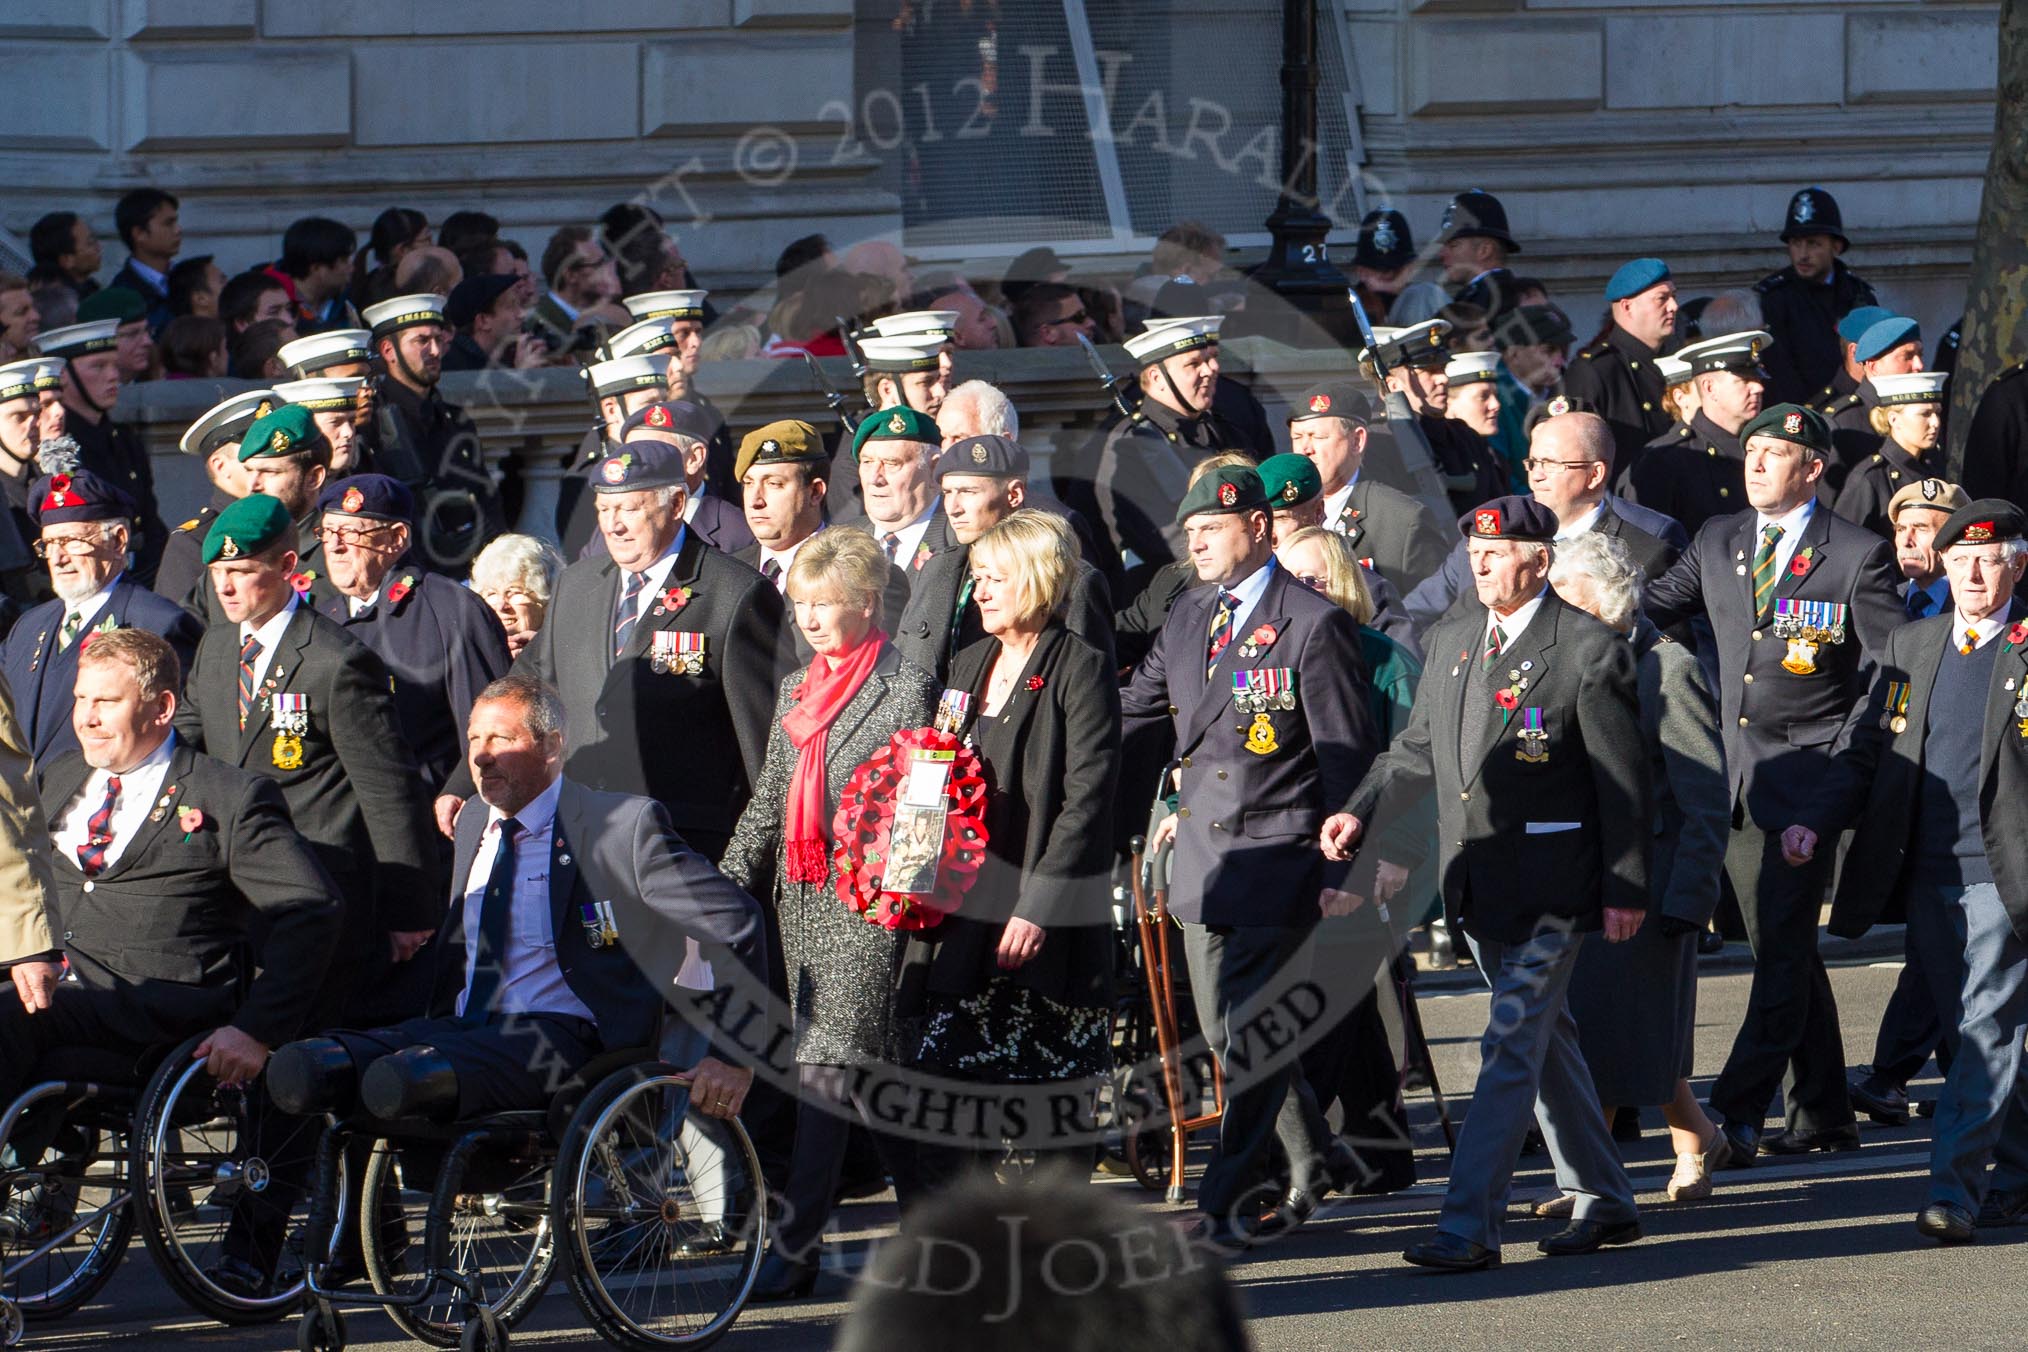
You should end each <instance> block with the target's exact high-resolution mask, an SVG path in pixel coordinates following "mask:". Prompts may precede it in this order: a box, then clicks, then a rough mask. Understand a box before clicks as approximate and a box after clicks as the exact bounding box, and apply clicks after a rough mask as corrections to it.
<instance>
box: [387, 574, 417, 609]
mask: <svg viewBox="0 0 2028 1352" xmlns="http://www.w3.org/2000/svg"><path fill="white" fill-rule="evenodd" d="M414 590H415V574H414V573H408V574H406V575H404V576H403V577H402V579H401V580H400V581H399V582H397V583H395V584H394V585H393V586H392V587H389V588H388V589H387V603H388V604H389V605H391V606H398V605H400V604H401V602H402V598H403V597H405V596H407V595H408V594H409V593H410V592H412V591H414Z"/></svg>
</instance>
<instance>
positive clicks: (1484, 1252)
mask: <svg viewBox="0 0 2028 1352" xmlns="http://www.w3.org/2000/svg"><path fill="white" fill-rule="evenodd" d="M1401 1256H1402V1258H1403V1259H1405V1260H1407V1261H1408V1262H1411V1263H1413V1264H1415V1265H1416V1266H1417V1267H1426V1268H1436V1269H1437V1270H1438V1271H1440V1272H1477V1271H1479V1270H1480V1269H1481V1268H1496V1267H1498V1266H1500V1251H1499V1250H1498V1249H1489V1248H1487V1247H1486V1246H1485V1245H1483V1244H1475V1243H1473V1242H1472V1241H1471V1240H1469V1239H1460V1238H1459V1237H1458V1236H1456V1235H1447V1234H1445V1233H1444V1232H1443V1231H1441V1230H1439V1231H1437V1237H1436V1238H1435V1239H1426V1240H1424V1241H1423V1242H1422V1243H1420V1244H1411V1245H1409V1246H1408V1249H1407V1251H1406V1252H1404V1253H1403V1254H1402V1255H1401Z"/></svg>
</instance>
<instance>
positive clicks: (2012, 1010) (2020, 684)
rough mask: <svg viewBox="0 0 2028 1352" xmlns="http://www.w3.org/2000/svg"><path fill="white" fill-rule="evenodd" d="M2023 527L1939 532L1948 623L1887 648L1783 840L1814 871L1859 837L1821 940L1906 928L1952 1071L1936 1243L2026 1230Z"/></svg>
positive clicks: (1984, 524) (2027, 610)
mask: <svg viewBox="0 0 2028 1352" xmlns="http://www.w3.org/2000/svg"><path fill="white" fill-rule="evenodd" d="M2024 526H2028V522H2024V521H2023V518H2022V513H2021V509H2020V508H2019V507H2016V506H2015V505H2014V504H2013V503H2011V502H2006V501H2003V500H2001V499H1997V498H1986V499H1981V500H1979V501H1975V502H1971V503H1967V504H1966V505H1965V506H1963V507H1960V508H1959V509H1958V510H1957V511H1955V512H1953V513H1952V514H1951V515H1950V517H1949V519H1948V520H1946V521H1945V522H1944V524H1943V526H1942V528H1941V529H1939V530H1938V531H1937V534H1936V542H1935V543H1936V546H1937V549H1938V552H1939V553H1940V554H1941V555H1942V556H1943V560H1944V567H1945V569H1946V570H1947V571H1948V573H1949V575H1950V583H1951V597H1952V607H1951V610H1950V612H1949V613H1946V614H1939V615H1934V616H1932V617H1930V618H1928V619H1925V620H1921V621H1918V622H1916V623H1914V624H1910V625H1907V626H1905V627H1903V628H1901V629H1899V630H1897V631H1896V632H1895V633H1894V635H1893V636H1892V637H1890V638H1889V639H1888V641H1887V646H1886V651H1885V653H1884V655H1883V660H1882V663H1881V667H1880V672H1879V675H1878V677H1877V678H1876V681H1875V684H1874V688H1873V694H1872V697H1871V699H1870V700H1869V701H1868V703H1867V705H1866V708H1865V714H1864V716H1863V717H1861V718H1859V719H1858V720H1857V721H1856V723H1855V725H1854V727H1853V729H1852V734H1851V744H1850V745H1849V746H1848V747H1847V748H1846V749H1845V750H1844V751H1843V752H1842V753H1841V754H1839V755H1838V756H1837V757H1836V758H1834V759H1833V760H1832V762H1831V764H1830V766H1829V767H1828V770H1829V772H1828V773H1827V774H1825V775H1823V776H1822V778H1821V781H1820V783H1819V785H1818V792H1817V793H1816V794H1814V795H1812V797H1811V798H1809V799H1808V800H1805V801H1804V802H1801V803H1799V804H1797V806H1796V812H1795V818H1794V820H1795V822H1796V824H1795V825H1792V826H1790V827H1789V828H1788V830H1787V831H1785V832H1784V833H1783V836H1782V847H1783V853H1784V855H1785V856H1786V857H1787V858H1788V859H1789V861H1790V862H1791V863H1794V864H1798V865H1800V866H1804V867H1808V866H1810V865H1811V864H1812V863H1813V862H1814V860H1815V859H1816V856H1817V853H1818V850H1819V847H1820V844H1821V843H1822V841H1823V840H1824V839H1825V838H1827V837H1835V835H1836V833H1837V832H1838V831H1839V830H1841V829H1843V828H1845V827H1847V826H1852V827H1856V828H1858V829H1857V831H1856V833H1855V835H1854V837H1853V842H1852V849H1851V853H1850V855H1849V857H1848V858H1847V859H1846V861H1845V866H1844V868H1843V869H1842V870H1841V871H1840V883H1839V887H1838V895H1837V898H1836V900H1835V902H1834V903H1833V905H1832V909H1831V926H1830V928H1831V932H1832V933H1833V934H1839V935H1855V936H1856V935H1859V934H1863V933H1864V932H1865V931H1866V930H1867V929H1868V928H1870V927H1871V926H1872V925H1873V924H1875V923H1877V922H1878V921H1880V920H1881V919H1883V918H1884V917H1885V916H1886V915H1887V914H1888V913H1889V912H1890V911H1893V912H1896V913H1903V912H1905V914H1906V915H1907V917H1908V947H1909V957H1910V959H1911V960H1912V962H1913V963H1915V964H1916V965H1919V966H1920V967H1921V969H1922V971H1923V973H1924V975H1925V976H1926V977H1927V978H1928V983H1929V989H1930V994H1931V997H1932V999H1933V1000H1934V1002H1935V1004H1936V1007H1937V1009H1938V1010H1939V1011H1940V1012H1941V1014H1942V1019H1941V1024H1942V1029H1943V1038H1944V1043H1945V1047H1946V1048H1947V1053H1940V1057H1939V1059H1941V1060H1944V1061H1945V1062H1946V1063H1947V1065H1948V1067H1949V1069H1948V1071H1947V1073H1946V1074H1945V1076H1944V1086H1943V1093H1942V1095H1941V1096H1940V1097H1939V1098H1938V1100H1937V1113H1936V1134H1935V1138H1934V1140H1933V1141H1932V1143H1931V1149H1930V1200H1929V1203H1928V1205H1926V1206H1924V1207H1923V1208H1922V1210H1921V1211H1920V1212H1919V1213H1918V1214H1917V1216H1916V1221H1915V1226H1916V1230H1917V1231H1918V1232H1919V1233H1921V1234H1923V1235H1925V1236H1927V1237H1929V1238H1931V1239H1935V1240H1937V1241H1939V1242H1940V1243H1944V1244H1967V1243H1970V1242H1971V1241H1972V1239H1973V1238H1974V1230H1975V1228H1976V1227H1983V1226H1999V1225H2012V1224H2018V1223H2019V1222H2020V1221H2021V1220H2022V1219H2023V1218H2024V1217H2028V1082H2024V1081H2023V1079H2022V1077H2021V1069H2022V1066H2021V1058H2022V1043H2023V1038H2024V1035H2028V900H2024V898H2028V890H2024V889H2028V841H2024V839H2023V836H2022V833H2021V831H2020V820H2019V816H2018V812H2017V805H2018V804H2019V803H2020V801H2021V795H2022V793H2023V792H2024V791H2028V736H2023V735H2022V732H2021V725H2022V724H2023V723H2024V721H2028V625H2024V624H2023V618H2024V616H2028V607H2023V605H2022V604H2021V602H2020V601H2019V600H2018V599H2017V597H2016V595H2015V593H2016V589H2017V588H2018V587H2019V585H2020V580H2021V573H2022V568H2023V563H2024V554H2023V552H2022V543H2021V541H2022V535H2023V531H2024ZM1995 1162H1997V1164H1998V1167H1997V1168H1996V1169H1993V1170H1992V1172H1991V1173H1988V1168H1989V1166H1991V1165H1993V1164H1994V1163H1995Z"/></svg>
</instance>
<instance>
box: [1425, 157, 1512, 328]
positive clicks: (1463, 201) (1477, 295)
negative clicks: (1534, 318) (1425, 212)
mask: <svg viewBox="0 0 2028 1352" xmlns="http://www.w3.org/2000/svg"><path fill="white" fill-rule="evenodd" d="M1437 236H1438V238H1440V239H1441V240H1442V241H1443V254H1442V257H1443V267H1444V286H1445V288H1446V289H1448V290H1449V291H1450V293H1451V299H1452V300H1453V301H1454V302H1455V303H1457V304H1460V305H1470V306H1474V307H1476V308H1477V309H1478V310H1479V311H1480V312H1481V313H1482V314H1484V315H1485V316H1486V318H1487V320H1488V321H1495V322H1497V321H1498V320H1499V319H1500V318H1501V317H1503V316H1504V315H1506V313H1507V312H1508V311H1509V310H1512V309H1513V308H1514V307H1515V306H1516V305H1518V304H1520V300H1521V297H1520V288H1519V287H1517V286H1516V285H1515V284H1514V283H1515V282H1516V281H1517V280H1518V279H1517V278H1516V277H1515V276H1514V274H1513V273H1512V272H1511V271H1509V269H1508V267H1507V259H1508V258H1509V257H1510V256H1512V255H1514V254H1517V253H1520V252H1521V244H1520V242H1519V241H1518V240H1516V239H1515V238H1514V235H1513V232H1512V231H1510V230H1509V229H1508V228H1507V208H1506V207H1505V206H1503V205H1501V203H1500V199H1499V198H1497V197H1495V196H1493V194H1491V193H1489V192H1484V191H1482V190H1480V189H1478V188H1472V189H1469V190H1467V191H1465V192H1461V193H1459V194H1458V195H1457V196H1456V197H1453V198H1452V199H1451V200H1450V202H1449V204H1448V205H1446V206H1445V207H1444V215H1443V221H1442V222H1441V223H1440V224H1439V225H1438V226H1437Z"/></svg>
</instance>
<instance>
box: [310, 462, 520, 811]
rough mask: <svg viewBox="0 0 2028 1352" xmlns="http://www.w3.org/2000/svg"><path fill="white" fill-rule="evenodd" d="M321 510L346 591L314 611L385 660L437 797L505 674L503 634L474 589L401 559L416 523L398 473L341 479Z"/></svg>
mask: <svg viewBox="0 0 2028 1352" xmlns="http://www.w3.org/2000/svg"><path fill="white" fill-rule="evenodd" d="M317 511H318V513H319V514H320V515H319V520H318V523H317V535H318V538H319V540H320V541H321V542H322V544H323V550H324V560H325V564H326V566H327V567H328V568H329V570H330V580H331V585H332V586H333V587H334V588H335V589H336V591H337V592H338V593H339V594H338V595H337V596H335V597H333V598H332V599H330V600H327V601H324V602H322V603H320V604H319V605H318V607H317V608H318V610H319V611H320V612H321V613H322V614H323V615H324V617H325V618H326V619H329V620H331V621H332V622H333V623H335V624H337V625H338V626H339V627H340V628H342V629H344V630H346V631H347V632H348V633H350V634H351V635H352V637H354V638H356V639H358V640H359V641H360V642H362V643H364V644H365V645H366V646H367V647H369V648H371V649H373V651H374V652H376V653H378V654H379V655H380V660H381V661H382V662H384V663H386V664H387V671H388V675H389V677H390V678H391V680H392V683H393V686H394V712H395V717H396V718H397V719H398V720H399V721H400V723H401V731H402V736H403V737H404V738H405V739H406V740H407V742H408V745H409V748H410V749H411V750H412V751H413V752H414V753H415V759H416V764H417V767H418V768H419V769H420V770H421V771H422V775H423V781H424V783H425V784H426V785H427V787H428V789H429V793H430V797H431V798H432V799H434V798H435V797H436V796H437V795H438V793H440V792H441V791H442V789H443V787H444V785H445V783H446V782H448V781H449V779H450V777H451V772H452V771H453V770H454V769H456V768H457V765H458V763H459V761H460V759H461V758H462V757H463V756H464V751H465V737H464V729H465V720H466V718H467V717H468V716H469V715H470V714H471V712H472V704H473V702H474V701H475V700H477V699H478V697H479V692H480V691H481V690H484V689H485V688H486V686H487V684H488V683H489V682H491V681H492V680H493V679H494V678H496V677H499V676H504V675H505V674H506V673H507V668H508V665H509V663H508V657H507V635H506V632H505V631H504V630H503V629H501V627H500V621H499V619H498V618H497V617H496V616H495V615H494V614H493V611H492V608H491V607H489V606H488V605H487V604H486V603H485V602H484V601H482V600H480V599H479V595H478V593H477V592H474V591H472V590H471V589H470V588H468V587H464V586H460V585H459V584H458V583H456V582H453V581H452V580H451V579H450V578H448V577H445V576H444V575H443V574H441V573H432V572H429V571H427V570H425V569H422V568H418V567H416V566H414V565H412V564H410V565H404V564H403V563H402V562H401V560H402V558H403V557H404V556H405V555H406V554H407V553H408V549H409V545H410V543H411V540H412V536H413V532H414V521H415V497H414V495H413V494H411V493H410V492H409V491H408V487H407V486H406V485H405V484H403V483H402V482H401V480H399V479H392V478H389V477H388V476H387V475H385V474H359V475H354V476H352V477H350V478H345V479H338V480H335V481H333V482H331V483H328V484H326V485H325V486H324V489H323V491H322V492H321V493H319V494H318V495H317Z"/></svg>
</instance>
